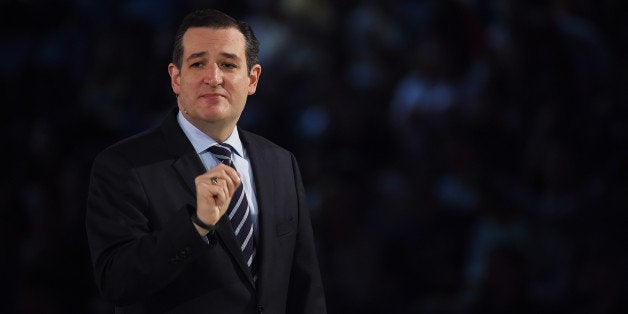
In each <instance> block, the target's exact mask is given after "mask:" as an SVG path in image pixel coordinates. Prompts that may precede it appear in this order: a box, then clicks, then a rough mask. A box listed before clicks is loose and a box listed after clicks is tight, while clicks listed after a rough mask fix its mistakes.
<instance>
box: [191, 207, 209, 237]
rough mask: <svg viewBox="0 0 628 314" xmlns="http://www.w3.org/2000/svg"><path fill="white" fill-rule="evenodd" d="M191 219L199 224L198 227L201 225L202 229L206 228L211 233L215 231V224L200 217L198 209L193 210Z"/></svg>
mask: <svg viewBox="0 0 628 314" xmlns="http://www.w3.org/2000/svg"><path fill="white" fill-rule="evenodd" d="M190 219H191V220H192V222H193V223H194V224H195V225H197V226H198V227H201V228H202V229H204V230H206V231H207V232H209V233H213V232H214V226H213V225H210V224H206V223H204V222H203V221H202V220H201V219H200V218H198V216H197V215H196V211H193V212H192V213H191V214H190Z"/></svg>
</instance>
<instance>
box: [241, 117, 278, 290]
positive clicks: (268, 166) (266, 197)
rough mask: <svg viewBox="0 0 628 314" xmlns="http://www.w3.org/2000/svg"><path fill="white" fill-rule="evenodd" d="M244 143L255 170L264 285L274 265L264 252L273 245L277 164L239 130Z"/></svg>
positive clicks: (260, 275) (260, 273)
mask: <svg viewBox="0 0 628 314" xmlns="http://www.w3.org/2000/svg"><path fill="white" fill-rule="evenodd" d="M238 132H239V134H240V138H241V140H242V143H243V144H244V146H245V147H246V150H247V154H248V157H249V161H250V162H251V168H252V169H253V179H254V181H255V197H256V198H257V209H258V212H257V213H258V216H257V217H258V220H257V221H258V225H257V227H258V228H257V230H258V231H257V234H256V238H255V240H256V258H257V262H258V271H257V274H258V283H264V282H266V280H267V279H265V277H267V276H270V274H269V273H268V272H267V271H265V269H266V268H267V267H266V265H269V263H272V261H271V259H272V257H271V256H267V255H266V254H264V252H266V251H267V248H266V247H267V246H268V245H271V244H272V243H271V241H272V239H273V237H272V230H274V229H273V228H272V226H273V225H274V221H275V218H274V214H273V213H274V211H273V210H272V209H273V208H274V207H275V203H274V199H275V198H274V197H273V196H274V195H275V192H276V191H275V189H276V184H275V182H274V176H273V173H274V172H275V170H274V167H276V165H275V163H274V162H273V160H272V155H271V154H270V152H269V151H267V150H264V149H262V147H261V146H260V145H259V142H257V141H255V140H254V139H252V138H251V136H249V135H248V132H246V131H243V130H241V129H240V130H239V131H238ZM258 289H259V293H260V295H261V294H263V288H262V285H258Z"/></svg>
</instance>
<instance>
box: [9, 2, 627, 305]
mask: <svg viewBox="0 0 628 314" xmlns="http://www.w3.org/2000/svg"><path fill="white" fill-rule="evenodd" d="M205 7H211V8H216V9H220V10H223V11H225V12H227V13H229V14H231V15H233V16H235V17H237V18H240V19H243V20H245V21H247V22H249V23H250V24H251V25H252V26H253V29H254V31H255V33H256V35H257V37H258V38H259V39H260V42H261V47H260V51H261V52H260V63H261V64H262V68H263V70H262V75H261V83H260V86H259V88H258V90H257V93H256V94H255V95H254V96H252V97H250V98H249V101H248V104H247V108H246V110H245V112H244V115H243V118H242V120H241V123H240V126H241V127H243V128H245V129H248V130H250V131H254V132H256V133H259V134H261V135H263V136H265V137H267V138H269V139H271V140H272V141H274V142H276V143H278V144H279V145H281V146H284V147H286V148H287V149H289V150H291V151H292V152H294V154H295V155H296V157H297V160H298V161H299V163H300V167H301V171H302V173H303V176H304V182H305V185H306V190H307V196H308V202H309V204H310V210H311V212H312V217H313V224H314V231H315V235H316V238H317V245H318V251H319V259H320V263H321V268H322V269H321V271H322V274H323V280H324V284H325V289H326V294H327V302H328V308H329V312H330V313H430V314H431V313H469V314H475V313H575V314H579V313H590V314H595V313H620V312H624V313H625V312H628V304H627V301H626V295H628V291H627V289H626V288H627V287H626V283H627V282H628V273H627V271H626V265H628V253H626V252H627V250H626V240H628V237H627V236H626V235H627V232H626V224H625V221H626V220H627V219H626V218H627V217H628V215H627V214H626V213H624V211H625V210H626V208H627V205H628V185H627V184H626V180H625V179H626V175H628V171H627V170H628V169H627V168H628V167H627V165H628V149H627V143H628V125H627V123H628V119H627V114H626V112H627V111H628V110H626V100H628V95H627V88H626V87H627V86H628V58H627V57H626V56H627V55H628V54H627V52H628V51H627V49H628V45H626V43H627V42H628V23H627V22H626V18H627V17H628V16H626V15H627V14H626V12H628V2H626V1H622V0H599V1H586V0H386V1H377V0H370V1H357V0H347V1H331V0H276V1H273V0H262V1H254V0H249V1H240V2H236V1H198V0H191V1H174V0H157V1H147V0H126V1H123V0H116V1H93V2H91V1H79V0H75V1H55V0H44V1H39V2H35V1H29V0H22V1H17V0H9V1H3V2H2V3H1V4H0V16H1V19H2V21H3V23H2V24H3V26H2V31H1V32H0V45H1V47H2V49H0V53H1V54H2V59H3V60H4V62H2V63H1V64H0V76H1V77H2V85H1V86H0V91H1V92H2V95H3V96H2V100H3V101H4V105H3V108H2V110H3V114H2V116H1V119H2V123H1V124H0V127H1V128H2V133H3V138H4V140H3V145H2V146H3V149H2V150H3V152H4V156H5V160H6V159H7V156H8V159H9V162H5V163H4V165H5V166H4V167H3V172H4V174H3V176H2V177H3V180H2V183H1V184H2V186H1V189H0V200H1V202H2V207H1V211H0V238H1V240H0V249H1V253H0V268H1V269H2V270H3V271H2V282H3V287H4V288H3V289H2V290H3V293H0V313H44V314H45V313H96V314H99V313H112V311H113V310H112V307H111V305H110V304H108V303H107V302H105V301H104V300H102V299H101V298H100V297H99V295H98V292H97V290H96V288H95V286H94V284H93V279H92V278H93V277H92V269H91V264H90V258H89V253H88V250H87V243H86V237H85V230H84V212H85V202H86V191H87V186H88V184H89V182H88V181H89V171H90V167H91V163H92V160H93V158H94V156H95V155H96V154H97V153H98V152H99V151H100V150H102V149H103V148H105V147H106V146H108V145H110V144H112V143H113V142H115V141H117V140H119V139H121V138H123V137H126V136H128V135H131V134H134V133H136V132H138V131H141V130H143V129H145V128H147V127H149V126H151V125H152V124H154V123H156V122H157V121H159V120H160V119H161V117H162V116H163V115H164V114H165V113H166V112H167V111H168V110H169V109H170V108H171V107H172V106H174V105H175V99H174V96H173V94H172V91H171V89H170V84H169V77H168V75H167V71H166V67H167V64H168V63H169V62H170V57H171V51H172V41H173V37H174V32H175V31H176V27H177V26H178V24H179V22H180V20H181V19H182V17H183V16H184V15H185V14H186V13H188V12H189V11H191V10H192V9H196V8H205ZM622 265H624V266H622Z"/></svg>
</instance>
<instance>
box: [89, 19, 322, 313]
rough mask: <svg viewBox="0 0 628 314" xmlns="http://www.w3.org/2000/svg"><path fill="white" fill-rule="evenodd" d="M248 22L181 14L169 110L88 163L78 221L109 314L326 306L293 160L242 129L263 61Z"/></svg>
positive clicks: (288, 310)
mask: <svg viewBox="0 0 628 314" xmlns="http://www.w3.org/2000/svg"><path fill="white" fill-rule="evenodd" d="M258 47H259V43H258V41H257V39H256V38H255V36H254V34H253V32H252V30H251V29H250V27H249V26H248V25H247V24H246V23H244V22H240V21H236V20H235V19H233V18H232V17H230V16H228V15H226V14H224V13H222V12H219V11H214V10H202V11H196V12H193V13H191V14H189V15H188V16H187V17H185V19H184V20H183V22H182V24H181V26H180V27H179V31H178V33H177V36H176V39H175V44H174V52H173V60H172V63H171V64H170V65H169V66H168V73H169V74H170V78H171V85H172V89H173V91H174V93H175V94H176V95H177V106H178V108H173V111H172V112H171V113H170V114H169V115H168V116H167V117H166V118H165V120H164V121H163V122H162V123H161V125H159V126H158V127H156V128H154V129H151V130H148V131H146V132H144V133H141V134H139V135H136V136H134V137H131V138H128V139H126V140H123V141H121V142H119V143H117V144H115V145H113V146H111V147H109V148H107V149H106V150H104V151H103V152H102V153H101V154H99V156H98V157H97V158H96V159H95V161H94V164H93V168H92V176H91V183H90V188H89V197H88V203H87V216H86V226H87V235H88V239H89V245H90V251H91V254H92V260H93V265H94V272H95V277H96V283H97V286H98V288H99V289H100V291H101V293H102V295H103V296H104V297H105V298H106V299H108V300H111V301H112V302H114V303H115V304H116V313H164V312H166V313H261V312H265V313H325V312H326V308H325V300H324V294H323V288H322V283H321V278H320V272H319V269H318V261H317V257H316V252H315V247H314V238H313V232H312V228H311V223H310V218H309V213H308V210H307V208H306V204H305V203H306V202H305V196H304V191H303V185H302V181H301V175H300V173H299V169H298V167H297V163H296V161H295V159H294V156H293V155H292V154H291V153H290V152H288V151H286V150H284V149H282V148H280V147H278V146H277V145H275V144H273V143H271V142H269V141H268V140H266V139H264V138H262V137H259V136H257V135H254V134H252V133H249V132H246V131H244V130H241V129H239V128H238V127H237V122H238V119H239V117H240V114H241V113H242V111H243V109H244V106H245V103H246V99H247V97H248V96H249V95H252V94H253V93H255V90H256V88H257V84H258V82H259V77H260V73H261V67H260V65H259V64H257V53H258Z"/></svg>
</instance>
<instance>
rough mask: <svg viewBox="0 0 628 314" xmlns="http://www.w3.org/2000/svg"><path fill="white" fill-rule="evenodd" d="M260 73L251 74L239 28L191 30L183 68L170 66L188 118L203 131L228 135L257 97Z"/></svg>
mask: <svg viewBox="0 0 628 314" xmlns="http://www.w3.org/2000/svg"><path fill="white" fill-rule="evenodd" d="M260 72H261V67H260V66H259V65H254V66H253V67H252V68H251V71H248V70H247V66H246V54H245V39H244V35H242V33H240V31H238V30H237V29H236V28H226V29H216V28H209V27H193V28H189V29H188V30H187V31H186V32H185V34H184V35H183V58H182V62H181V68H180V69H179V68H177V67H176V66H175V65H174V64H172V63H171V64H170V65H169V66H168V73H169V74H170V78H171V84H172V90H173V91H174V93H175V94H177V95H178V99H177V101H178V106H179V109H180V110H181V111H182V112H184V115H185V117H186V118H187V119H188V120H189V121H190V122H191V123H192V124H194V125H195V126H196V127H197V128H199V129H201V130H202V131H208V130H211V131H210V132H209V133H215V132H216V131H218V130H219V131H220V132H223V133H224V132H228V134H226V135H229V134H230V133H231V131H232V130H233V128H234V127H235V125H236V123H237V121H238V119H239V118H240V114H241V113H242V111H243V110H244V105H245V103H246V98H247V97H248V95H252V94H253V93H255V89H256V88H257V82H258V79H259V75H260ZM212 135H213V134H210V136H212Z"/></svg>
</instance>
